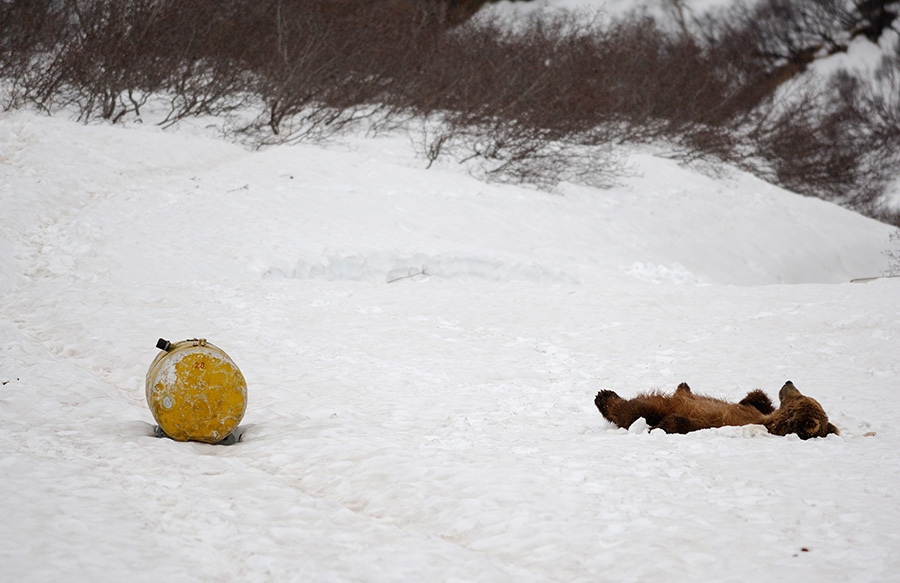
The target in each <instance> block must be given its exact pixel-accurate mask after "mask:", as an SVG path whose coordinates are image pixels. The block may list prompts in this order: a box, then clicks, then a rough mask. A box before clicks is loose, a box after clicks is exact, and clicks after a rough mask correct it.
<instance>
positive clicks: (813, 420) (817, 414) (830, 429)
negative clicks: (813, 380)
mask: <svg viewBox="0 0 900 583" xmlns="http://www.w3.org/2000/svg"><path fill="white" fill-rule="evenodd" d="M778 399H779V400H780V401H781V403H780V404H779V406H778V409H776V410H775V412H774V413H772V414H771V415H769V418H768V419H767V422H766V424H765V425H766V429H768V430H769V433H773V434H775V435H790V434H791V433H795V434H797V437H799V438H800V439H810V438H812V437H826V436H827V435H829V434H831V433H834V434H837V435H840V432H839V431H838V429H837V427H835V426H834V425H832V424H831V423H829V422H828V415H826V414H825V410H824V409H822V406H821V405H819V402H818V401H816V400H815V399H813V398H812V397H807V396H806V395H804V394H802V393H801V392H800V391H799V390H798V389H797V387H795V386H794V383H792V382H791V381H788V382H786V383H784V386H783V387H781V391H779V392H778Z"/></svg>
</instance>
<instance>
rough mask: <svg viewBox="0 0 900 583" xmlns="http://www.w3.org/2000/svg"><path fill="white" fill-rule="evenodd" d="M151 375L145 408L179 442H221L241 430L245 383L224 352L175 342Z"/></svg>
mask: <svg viewBox="0 0 900 583" xmlns="http://www.w3.org/2000/svg"><path fill="white" fill-rule="evenodd" d="M157 348H160V349H161V350H162V352H160V353H159V354H158V355H157V356H156V359H155V360H154V361H153V363H152V364H151V365H150V370H149V371H147V385H146V387H147V404H148V405H149V406H150V411H151V412H152V413H153V418H154V419H156V422H157V423H158V424H159V427H160V429H162V430H163V431H164V432H165V434H166V435H168V436H169V437H171V438H172V439H174V440H176V441H202V442H205V443H218V442H220V441H222V440H223V439H225V438H226V437H228V435H229V434H230V433H231V432H232V431H234V430H235V429H237V426H238V424H239V423H240V422H241V419H243V418H244V411H246V409H247V383H246V381H245V380H244V375H242V374H241V371H240V370H239V369H238V367H237V365H236V364H234V361H232V360H231V358H230V357H229V356H228V355H227V354H225V351H223V350H222V349H221V348H218V347H217V346H214V345H212V344H210V343H209V342H207V341H206V340H205V339H202V338H196V339H193V340H184V341H182V342H175V343H171V342H168V341H167V340H163V339H162V338H160V340H159V342H158V343H157Z"/></svg>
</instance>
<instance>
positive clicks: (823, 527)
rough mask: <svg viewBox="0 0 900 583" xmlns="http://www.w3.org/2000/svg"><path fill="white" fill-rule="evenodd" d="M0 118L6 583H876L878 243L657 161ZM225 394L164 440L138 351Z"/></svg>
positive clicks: (894, 329) (891, 572)
mask: <svg viewBox="0 0 900 583" xmlns="http://www.w3.org/2000/svg"><path fill="white" fill-rule="evenodd" d="M205 133H206V132H205V130H204V129H203V128H194V129H192V128H190V127H185V126H183V127H182V128H181V129H179V130H177V131H170V132H163V131H160V130H158V129H156V128H154V127H153V126H152V124H149V123H148V124H146V125H145V126H134V127H129V128H121V127H107V126H93V125H87V126H86V125H81V124H76V123H73V122H70V121H67V120H65V119H64V118H63V117H53V118H47V117H42V116H37V115H33V114H30V113H24V112H18V113H2V114H0V209H2V210H0V382H2V385H0V452H2V453H0V475H2V479H0V501H2V502H0V511H2V514H3V520H2V521H0V579H2V580H4V581H20V582H29V581H34V582H38V581H61V580H65V581H72V582H80V581H84V582H88V581H90V582H95V581H123V580H127V581H138V582H140V581H160V580H169V581H201V582H202V581H222V580H234V581H248V582H254V581H379V582H380V581H516V582H521V581H566V582H576V581H598V580H610V581H649V580H653V579H660V578H664V579H665V580H666V581H674V582H678V581H685V582H687V581H698V580H721V581H726V580H735V581H767V582H779V581H798V580H824V581H853V582H860V581H886V580H891V579H892V578H893V577H894V576H895V574H896V573H897V571H898V569H900V552H898V551H900V534H898V531H897V528H896V525H897V524H900V496H898V494H897V488H896V484H897V483H898V481H900V461H898V457H897V451H898V448H900V432H898V429H897V423H895V421H896V420H897V419H898V417H900V398H898V392H897V390H898V378H900V360H898V358H897V355H898V348H900V301H898V298H900V280H898V279H878V280H875V281H870V282H868V283H850V279H852V278H858V277H865V276H876V275H878V274H879V273H880V272H881V271H882V270H884V269H885V268H886V267H887V266H886V258H885V257H884V255H883V254H882V252H883V251H884V250H885V249H886V248H887V245H888V236H889V234H890V232H891V231H892V228H891V227H889V226H886V225H883V224H880V223H877V222H875V221H872V220H870V219H867V218H864V217H861V216H859V215H857V214H854V213H852V212H849V211H847V210H844V209H842V208H839V207H837V206H835V205H832V204H830V203H826V202H823V201H820V200H817V199H810V198H803V197H800V196H797V195H794V194H791V193H788V192H785V191H783V190H781V189H779V188H777V187H774V186H771V185H769V184H766V183H764V182H761V181H759V180H757V179H755V178H753V177H751V176H748V175H746V174H743V173H741V172H738V171H727V170H726V171H723V172H722V173H720V174H719V175H717V176H716V177H713V176H711V175H709V174H705V173H702V172H700V171H698V170H697V169H691V168H685V167H682V166H680V165H678V164H677V163H675V162H674V161H672V160H668V159H665V158H663V157H660V156H659V155H657V154H658V153H654V152H652V151H648V150H631V151H623V154H622V155H623V156H626V157H627V163H628V164H629V166H630V168H631V170H632V171H631V172H630V173H629V175H628V176H626V177H624V178H623V179H622V180H621V182H620V184H619V185H617V186H615V187H613V188H611V189H609V190H598V189H594V188H588V187H585V186H579V185H575V184H565V185H563V186H562V187H561V188H560V189H559V192H556V193H552V194H551V193H544V192H540V191H536V190H533V189H528V188H523V187H517V186H510V185H496V184H486V183H483V182H479V181H478V180H476V179H474V178H472V177H470V176H469V175H467V174H466V173H465V172H464V171H463V170H462V169H461V168H458V167H456V166H454V165H453V164H450V163H444V164H441V165H438V166H437V167H433V168H431V169H428V170H426V169H425V166H426V164H425V161H424V160H422V159H419V158H417V157H416V156H415V155H414V153H413V151H412V149H411V147H410V145H409V139H408V138H407V137H406V136H404V135H402V134H399V135H394V136H384V137H381V138H377V139H361V138H359V139H357V138H352V137H348V138H346V139H344V140H342V141H339V142H336V143H332V144H328V145H325V146H316V145H298V146H285V147H273V148H269V149H266V150H263V151H249V150H245V149H243V148H241V147H239V146H237V145H234V144H230V143H227V142H225V141H222V140H217V139H212V138H209V137H205V136H204V134H205ZM160 336H161V337H165V338H167V339H169V340H172V341H175V340H181V339H185V338H194V337H204V338H207V339H209V341H210V342H213V343H215V344H216V345H217V346H220V347H221V348H223V349H224V350H225V351H226V352H227V353H228V354H229V355H230V356H231V357H232V358H233V359H234V361H235V362H236V363H237V365H238V366H239V367H240V368H241V370H242V372H243V374H244V376H245V377H246V379H247V382H248V401H249V405H248V410H247V414H246V416H245V418H244V421H243V424H242V427H243V428H244V429H245V430H246V432H245V434H244V439H243V441H242V442H241V443H239V444H237V445H234V446H229V447H224V446H210V445H206V444H199V443H178V442H173V441H170V440H167V439H158V438H155V437H153V431H152V425H151V424H152V417H151V415H150V412H149V409H148V407H147V404H146V401H145V397H144V375H145V374H146V372H147V368H148V367H149V365H150V363H151V362H152V361H153V358H154V357H155V356H156V354H157V350H156V349H155V343H156V340H157V338H158V337H160ZM787 379H791V380H792V381H793V382H794V383H795V384H796V385H797V386H798V387H799V388H800V390H801V391H804V392H805V393H806V394H808V395H810V396H812V397H814V398H816V399H817V400H819V402H820V403H822V405H823V407H824V408H825V410H826V411H827V412H828V414H829V418H830V420H831V421H832V422H833V423H835V424H836V425H837V426H838V427H839V428H840V429H841V432H842V435H841V436H830V437H829V438H827V439H818V440H811V441H805V442H804V441H800V440H799V439H797V438H796V437H775V436H771V435H768V434H766V433H765V431H764V430H763V429H762V428H760V427H754V426H750V427H742V428H723V429H717V430H706V431H700V432H697V433H693V434H689V435H683V436H681V435H666V434H663V433H660V432H658V431H648V429H647V428H646V426H644V427H641V426H638V425H636V426H634V427H632V428H631V429H630V430H625V429H617V428H615V427H612V426H611V425H609V424H608V423H607V422H606V421H604V420H603V418H602V417H601V416H600V415H599V413H598V412H597V410H596V408H595V407H594V405H593V397H594V395H595V394H596V392H597V391H598V390H599V389H601V388H611V389H614V390H616V391H618V392H619V393H620V394H621V395H623V396H631V395H633V394H635V393H636V392H637V391H639V390H645V389H651V388H658V389H663V390H673V389H674V387H675V386H676V385H677V384H678V383H679V382H680V381H687V382H689V383H690V384H691V386H692V387H693V388H694V390H695V391H697V392H701V393H706V394H711V395H714V396H718V397H723V398H728V399H740V398H741V397H742V396H743V395H744V394H746V392H747V391H749V390H751V389H754V388H762V389H764V390H765V391H766V392H767V393H768V394H769V395H770V396H772V397H775V396H776V394H777V390H778V388H779V387H780V386H781V385H782V384H783V383H784V381H785V380H787Z"/></svg>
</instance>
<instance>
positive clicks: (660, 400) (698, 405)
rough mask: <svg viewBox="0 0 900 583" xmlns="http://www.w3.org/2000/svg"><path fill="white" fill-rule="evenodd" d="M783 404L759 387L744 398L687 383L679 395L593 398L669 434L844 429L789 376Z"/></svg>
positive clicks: (805, 435) (815, 433) (811, 433)
mask: <svg viewBox="0 0 900 583" xmlns="http://www.w3.org/2000/svg"><path fill="white" fill-rule="evenodd" d="M778 399H779V401H781V402H780V404H779V405H778V409H775V408H774V407H773V406H772V401H770V400H769V397H768V396H766V394H765V393H764V392H762V391H760V390H759V389H757V390H755V391H751V392H749V393H747V396H746V397H744V398H743V399H742V400H741V401H740V402H739V403H729V402H728V401H723V400H721V399H713V398H712V397H704V396H702V395H695V394H694V393H692V392H691V388H690V387H689V386H687V384H686V383H681V384H680V385H678V388H677V389H675V394H674V395H665V394H662V393H659V392H651V393H641V394H639V395H638V396H636V397H635V398H633V399H623V398H622V397H620V396H619V395H617V394H616V393H615V392H613V391H600V392H599V393H597V397H596V398H595V399H594V404H595V405H597V409H599V410H600V413H601V414H602V415H603V417H605V418H606V419H607V420H608V421H610V422H612V423H615V424H616V425H618V426H619V427H622V428H625V429H627V428H629V427H631V424H632V423H634V422H635V421H637V420H638V419H640V418H641V417H643V418H644V419H645V420H646V421H647V425H649V426H650V427H651V428H657V427H658V428H659V429H662V430H663V431H665V432H666V433H688V432H690V431H697V430H698V429H708V428H710V427H724V426H726V425H750V424H758V425H765V427H766V430H768V432H769V433H772V434H774V435H789V434H791V433H796V434H797V436H798V437H799V438H800V439H809V438H811V437H825V436H827V435H828V434H830V433H835V434H840V432H839V431H838V429H837V427H835V426H834V425H832V424H831V423H829V422H828V416H827V415H826V414H825V411H824V410H823V409H822V406H821V405H819V403H818V401H816V400H815V399H813V398H810V397H807V396H805V395H803V394H801V393H800V391H799V390H797V387H795V386H794V383H792V382H791V381H788V382H786V383H785V384H784V386H783V387H781V391H779V393H778Z"/></svg>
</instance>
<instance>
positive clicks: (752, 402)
mask: <svg viewBox="0 0 900 583" xmlns="http://www.w3.org/2000/svg"><path fill="white" fill-rule="evenodd" d="M739 404H740V405H747V406H748V407H753V408H754V409H756V410H757V411H759V412H760V413H762V414H763V415H768V414H770V413H771V412H773V411H774V410H775V407H774V406H772V401H771V400H770V399H769V396H768V395H766V394H765V393H764V392H762V391H761V390H759V389H756V390H753V391H750V392H749V393H747V396H746V397H744V398H743V399H741V401H740V403H739Z"/></svg>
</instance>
